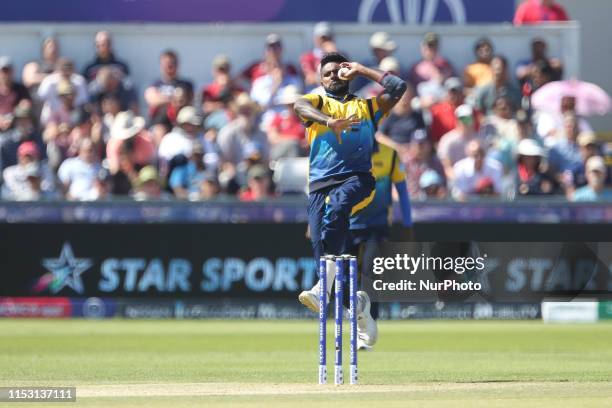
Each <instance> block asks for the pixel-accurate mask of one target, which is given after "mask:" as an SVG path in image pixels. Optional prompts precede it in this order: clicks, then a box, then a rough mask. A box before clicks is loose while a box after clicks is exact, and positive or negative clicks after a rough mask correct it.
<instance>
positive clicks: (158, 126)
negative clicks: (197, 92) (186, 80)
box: [149, 85, 193, 145]
mask: <svg viewBox="0 0 612 408" xmlns="http://www.w3.org/2000/svg"><path fill="white" fill-rule="evenodd" d="M192 105H193V93H192V92H191V89H190V88H189V87H186V86H184V85H177V86H176V87H175V88H174V91H173V93H172V98H171V99H170V102H169V103H168V104H167V105H164V106H160V107H159V109H157V111H156V112H155V115H154V116H153V117H152V118H151V121H150V122H149V127H150V129H151V133H152V135H153V140H154V141H155V144H156V145H159V144H160V143H161V140H162V138H163V137H164V135H165V134H166V133H168V132H170V131H171V130H172V129H173V128H174V127H175V126H176V125H177V118H178V113H179V112H180V111H181V110H182V109H183V108H184V107H189V106H192Z"/></svg>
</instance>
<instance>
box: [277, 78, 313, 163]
mask: <svg viewBox="0 0 612 408" xmlns="http://www.w3.org/2000/svg"><path fill="white" fill-rule="evenodd" d="M301 96H302V95H300V93H299V91H298V89H297V88H296V87H293V86H291V87H287V88H285V91H284V92H283V93H282V94H280V95H278V97H277V101H276V103H277V104H278V105H281V106H283V110H282V111H280V112H276V113H275V114H274V116H273V117H272V119H271V120H270V125H269V126H268V143H269V145H270V159H271V160H278V159H281V158H286V157H298V156H302V155H303V153H305V152H307V149H308V143H307V141H306V138H305V133H304V124H303V123H302V120H301V119H300V118H299V117H298V115H297V114H296V113H295V110H294V109H293V104H294V103H295V102H296V101H297V100H298V99H299V98H300V97H301Z"/></svg>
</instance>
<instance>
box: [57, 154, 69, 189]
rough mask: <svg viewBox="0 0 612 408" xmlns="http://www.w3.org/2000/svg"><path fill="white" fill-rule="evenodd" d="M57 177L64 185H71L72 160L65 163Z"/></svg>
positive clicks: (58, 171)
mask: <svg viewBox="0 0 612 408" xmlns="http://www.w3.org/2000/svg"><path fill="white" fill-rule="evenodd" d="M57 177H58V178H59V179H60V181H61V182H62V183H64V184H69V183H70V181H71V180H70V179H71V177H70V160H66V161H64V162H63V163H62V164H61V165H60V167H59V169H58V170H57Z"/></svg>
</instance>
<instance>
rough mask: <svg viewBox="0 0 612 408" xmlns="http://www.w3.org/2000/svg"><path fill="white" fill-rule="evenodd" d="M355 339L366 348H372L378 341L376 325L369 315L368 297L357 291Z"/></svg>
mask: <svg viewBox="0 0 612 408" xmlns="http://www.w3.org/2000/svg"><path fill="white" fill-rule="evenodd" d="M357 311H358V312H357V338H358V339H359V340H361V341H363V343H364V344H365V345H366V346H370V347H371V346H373V345H374V344H376V341H377V340H378V325H377V324H376V320H374V318H372V315H371V314H370V297H369V296H368V294H367V293H365V292H364V291H362V290H360V291H357Z"/></svg>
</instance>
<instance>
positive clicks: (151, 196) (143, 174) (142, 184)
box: [134, 165, 170, 201]
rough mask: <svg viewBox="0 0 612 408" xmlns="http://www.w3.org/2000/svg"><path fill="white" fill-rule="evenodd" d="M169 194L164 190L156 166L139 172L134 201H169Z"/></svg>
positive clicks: (144, 168) (146, 167)
mask: <svg viewBox="0 0 612 408" xmlns="http://www.w3.org/2000/svg"><path fill="white" fill-rule="evenodd" d="M169 198H170V196H169V194H167V193H166V192H164V191H163V190H162V179H161V178H160V176H159V173H158V172H157V169H156V168H155V166H151V165H149V166H145V167H143V168H142V169H140V171H139V172H138V178H137V179H136V190H135V192H134V200H136V201H149V200H168V199H169Z"/></svg>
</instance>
